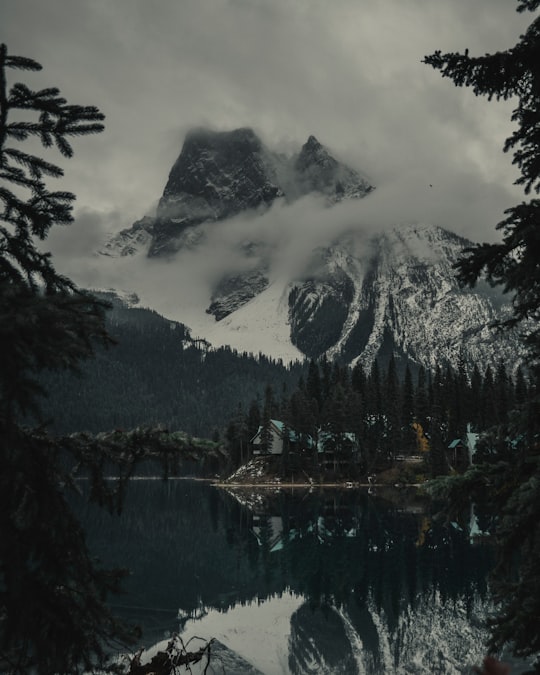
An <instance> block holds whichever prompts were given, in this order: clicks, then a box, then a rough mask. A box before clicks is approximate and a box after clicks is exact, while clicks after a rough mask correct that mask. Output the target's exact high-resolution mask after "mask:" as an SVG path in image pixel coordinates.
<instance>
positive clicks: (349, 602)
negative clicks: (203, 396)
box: [83, 480, 493, 675]
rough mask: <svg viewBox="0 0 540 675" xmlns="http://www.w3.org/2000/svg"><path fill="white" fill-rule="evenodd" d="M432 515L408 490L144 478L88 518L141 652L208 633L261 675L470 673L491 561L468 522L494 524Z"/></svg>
mask: <svg viewBox="0 0 540 675" xmlns="http://www.w3.org/2000/svg"><path fill="white" fill-rule="evenodd" d="M431 511H432V507H431V505H430V504H429V503H426V502H424V501H422V500H421V499H418V498H417V497H416V494H415V492H414V491H404V490H402V491H388V492H381V491H379V492H378V493H377V494H369V493H368V491H367V490H364V489H351V490H331V489H315V490H312V491H307V490H301V489H294V490H293V489H291V490H286V489H283V490H279V491H275V490H260V491H250V490H237V491H234V492H233V491H226V490H224V489H222V488H219V487H214V486H211V485H209V484H207V483H203V482H196V481H190V480H172V481H168V482H163V481H160V480H139V481H134V482H133V484H132V485H131V487H130V489H129V491H128V496H127V502H126V505H125V508H124V511H123V513H122V515H121V516H110V515H108V514H106V513H103V512H101V511H99V510H97V509H94V508H86V509H85V510H84V515H83V517H84V521H85V523H86V528H87V532H88V541H89V545H90V547H91V550H92V551H93V552H95V554H96V555H98V556H99V558H100V559H101V560H102V561H103V562H104V564H107V565H117V566H122V567H124V566H127V567H129V568H130V570H131V575H130V577H129V578H128V579H127V580H126V584H125V594H124V595H123V596H121V597H118V598H114V599H113V601H112V604H113V606H114V607H115V609H116V611H117V612H118V613H119V614H120V615H122V616H123V617H124V618H127V619H129V620H130V621H133V622H134V623H138V624H140V625H141V626H142V628H143V630H144V641H145V643H146V644H148V645H149V644H152V643H154V642H157V641H159V640H161V639H164V638H165V637H167V636H169V635H171V634H172V633H175V632H180V633H181V634H182V635H185V636H187V637H188V636H189V635H190V634H201V633H205V634H206V637H217V638H218V639H219V640H220V642H222V643H223V644H225V645H226V646H227V647H228V648H229V649H231V650H234V652H235V653H236V654H239V655H241V656H242V658H243V659H245V660H246V661H247V662H248V663H249V664H251V665H252V667H253V668H254V670H253V671H252V672H263V673H265V675H274V673H276V674H278V673H294V674H297V675H300V674H303V673H343V674H347V673H424V672H425V673H459V672H470V665H471V664H472V663H474V662H476V663H478V661H479V659H481V657H482V654H484V652H485V648H484V645H483V641H484V640H485V637H486V632H485V629H484V627H483V619H484V618H485V615H486V612H488V611H489V608H490V603H489V597H488V592H487V576H488V573H489V570H490V569H491V566H492V564H493V555H492V550H491V547H490V546H489V544H487V543H485V542H483V541H482V540H473V539H471V536H470V531H469V529H468V525H469V524H470V523H471V522H472V521H474V530H475V531H478V529H482V528H483V527H485V526H486V523H487V522H488V520H489V519H486V518H485V517H482V515H480V517H479V518H473V519H471V514H470V513H466V514H463V519H462V521H461V522H460V524H457V523H454V524H450V525H448V526H445V525H442V524H438V523H436V522H435V520H434V518H433V515H434V514H433V513H432V512H431ZM227 672H232V671H229V670H228V671H227ZM238 672H240V671H238ZM242 672H247V671H242Z"/></svg>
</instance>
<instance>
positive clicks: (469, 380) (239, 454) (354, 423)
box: [227, 357, 531, 475]
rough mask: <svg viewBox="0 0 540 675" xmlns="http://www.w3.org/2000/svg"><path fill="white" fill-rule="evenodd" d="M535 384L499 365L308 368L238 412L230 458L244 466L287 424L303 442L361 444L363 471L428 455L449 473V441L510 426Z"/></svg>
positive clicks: (434, 466) (433, 468)
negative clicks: (259, 442)
mask: <svg viewBox="0 0 540 675" xmlns="http://www.w3.org/2000/svg"><path fill="white" fill-rule="evenodd" d="M530 387H531V385H530V383H529V382H528V380H527V378H526V377H525V374H524V372H523V370H521V369H518V370H517V371H516V373H514V374H509V373H508V372H507V370H506V367H505V364H504V363H503V362H500V363H499V364H498V366H497V367H496V368H495V369H493V368H492V367H491V366H487V367H486V368H485V369H484V370H483V371H482V370H481V369H480V367H479V366H478V365H473V366H472V367H468V366H467V364H465V363H464V362H462V363H460V364H459V366H458V368H457V369H454V368H452V367H451V366H446V367H445V368H436V369H435V372H433V373H430V372H426V370H425V369H424V368H422V367H420V368H416V369H415V371H414V375H413V371H412V369H411V368H410V367H409V366H406V367H405V369H404V371H403V374H401V375H400V374H398V370H397V368H396V361H395V360H394V358H393V357H391V358H390V360H389V361H388V363H387V364H386V367H384V368H382V367H381V366H380V365H379V363H378V362H377V361H376V362H375V363H374V364H373V366H372V368H371V369H370V370H369V371H366V370H364V369H363V368H362V366H361V365H356V366H355V367H353V368H349V367H347V366H342V365H339V364H338V363H330V362H328V361H327V360H325V359H322V360H319V361H318V362H316V361H314V360H312V361H311V362H310V363H309V366H308V369H307V373H306V374H305V375H302V376H301V377H300V379H299V381H298V384H297V387H296V388H295V389H294V391H293V392H292V393H290V394H289V393H288V392H287V391H286V390H285V389H283V390H281V391H276V390H275V389H274V388H273V387H272V385H271V384H268V386H267V387H266V391H265V397H264V400H261V399H260V398H255V399H254V400H253V401H252V402H251V403H250V405H249V406H248V408H247V410H246V411H245V412H244V411H243V410H242V409H241V408H239V409H238V410H237V412H236V414H235V415H234V417H232V418H231V421H230V423H229V425H228V428H227V440H228V442H229V445H230V448H231V454H232V456H233V458H234V459H236V461H237V463H241V462H242V461H243V460H245V458H246V456H247V455H248V454H249V445H248V443H249V440H250V439H251V438H252V437H253V435H254V434H255V433H256V432H257V430H258V428H259V426H260V427H262V430H263V434H264V429H265V427H266V426H267V425H268V424H269V420H270V419H278V420H281V421H282V422H283V423H284V424H285V428H287V429H291V430H294V432H295V433H296V434H298V435H301V436H304V437H308V436H309V437H311V438H317V436H318V435H320V434H321V431H322V432H325V438H326V439H330V440H331V439H332V438H335V445H336V448H337V449H339V444H340V440H342V439H343V436H344V434H347V433H352V434H354V435H355V437H356V439H358V443H359V446H360V450H361V452H362V455H363V458H364V469H367V470H380V469H384V468H387V467H389V466H392V464H393V462H394V460H395V458H396V456H398V455H405V456H406V455H411V454H420V455H422V454H423V451H427V450H429V452H426V453H425V457H426V458H427V459H428V463H429V465H430V467H429V468H430V472H431V473H433V474H437V475H438V474H441V473H445V471H446V470H447V468H448V467H447V466H446V464H445V458H444V454H445V451H446V448H447V447H448V444H449V442H451V441H452V440H453V439H459V438H464V436H465V433H466V431H467V428H468V427H470V428H471V429H472V430H473V431H484V430H487V429H489V428H491V427H493V426H495V425H501V424H502V425H504V424H506V423H507V422H508V414H509V411H511V410H512V409H513V408H516V407H519V406H520V405H524V404H526V401H527V400H529V398H530Z"/></svg>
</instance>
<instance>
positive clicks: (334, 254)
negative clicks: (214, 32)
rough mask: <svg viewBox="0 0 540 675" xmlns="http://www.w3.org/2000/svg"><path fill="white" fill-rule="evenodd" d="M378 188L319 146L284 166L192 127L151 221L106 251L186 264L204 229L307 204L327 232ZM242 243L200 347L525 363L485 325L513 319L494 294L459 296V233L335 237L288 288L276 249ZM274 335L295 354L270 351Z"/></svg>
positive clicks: (427, 362) (247, 139) (405, 228)
mask: <svg viewBox="0 0 540 675" xmlns="http://www.w3.org/2000/svg"><path fill="white" fill-rule="evenodd" d="M373 189H374V188H373V186H372V185H370V183H369V182H368V181H367V180H366V179H365V178H364V177H363V176H362V175H361V174H360V173H359V172H358V171H356V170H354V169H352V168H351V167H348V166H346V165H344V164H343V163H341V162H339V161H337V160H336V159H335V158H334V157H333V156H332V155H331V154H330V152H329V151H328V150H327V149H326V148H325V147H324V146H322V145H321V144H320V143H319V142H318V141H317V139H316V138H315V137H314V136H310V137H309V139H308V140H307V142H306V143H305V144H304V145H303V146H302V147H301V149H300V150H299V152H298V153H297V154H296V155H293V156H291V157H284V156H282V155H279V154H277V153H275V152H273V151H272V150H270V149H269V148H267V147H265V146H264V144H263V143H262V142H261V140H260V139H259V138H258V137H257V136H256V134H255V133H254V132H253V131H252V130H251V129H236V130H234V131H230V132H213V131H208V130H204V129H199V130H194V131H192V132H190V133H189V134H188V135H187V137H186V139H185V142H184V145H183V148H182V152H181V153H180V156H179V157H178V159H177V161H176V162H175V164H174V166H173V167H172V169H171V172H170V174H169V179H168V181H167V185H166V186H165V189H164V191H163V195H162V197H161V199H160V201H159V205H158V208H157V212H156V215H155V217H146V218H143V219H142V220H140V221H138V222H136V223H135V224H134V225H133V226H132V227H131V228H129V229H127V230H124V231H123V232H121V233H120V234H118V235H117V236H116V237H115V238H114V239H113V240H111V241H110V242H109V243H108V244H107V245H106V247H105V249H104V250H103V251H102V252H103V253H105V254H107V255H109V256H119V255H121V256H129V255H132V254H133V253H144V254H146V255H148V256H151V257H154V258H155V259H156V261H159V259H160V258H163V257H172V256H173V255H174V254H176V253H177V252H178V251H180V250H181V251H182V255H186V254H189V252H190V251H191V250H192V249H197V251H198V254H199V255H200V254H201V250H203V251H204V248H202V247H204V246H205V245H206V244H205V242H206V238H207V236H208V232H209V230H208V228H209V227H222V225H221V223H223V222H225V221H226V220H227V219H229V218H231V217H233V216H238V215H240V214H242V215H245V214H247V213H250V214H251V215H252V216H253V217H254V218H256V217H257V214H264V213H267V212H268V209H269V208H270V207H271V206H272V204H274V202H276V200H278V199H281V200H283V204H285V205H287V204H294V203H295V202H297V200H298V199H300V198H301V197H304V196H305V195H308V194H311V193H315V194H316V195H318V198H319V200H320V203H321V212H322V213H323V214H324V218H328V222H329V225H331V223H332V218H333V207H334V205H335V204H336V203H337V202H341V201H344V200H357V199H361V198H364V197H366V196H367V195H369V193H370V192H371V191H372V190H373ZM253 222H254V223H255V222H256V221H255V220H253ZM268 222H269V223H270V225H271V220H269V221H268ZM254 229H256V228H254ZM331 231H332V228H331V227H329V232H331ZM259 234H260V233H259ZM247 236H248V239H247V240H246V232H245V229H244V230H243V234H242V236H241V237H240V236H239V239H238V241H237V242H236V243H235V242H233V246H235V247H236V249H235V250H236V251H237V252H238V253H239V257H240V258H241V259H242V260H243V264H242V265H240V266H239V268H238V269H233V270H232V271H228V272H227V273H226V274H225V275H224V276H222V278H221V279H219V280H218V281H217V282H216V283H214V286H213V289H212V290H211V292H210V295H209V297H208V302H207V305H206V306H205V307H201V308H200V311H201V314H202V316H204V315H205V313H206V314H207V315H208V314H210V315H212V316H213V317H214V318H215V320H216V322H217V323H216V324H214V328H212V329H211V330H208V324H204V325H206V328H203V329H202V333H201V337H204V338H207V339H209V340H210V342H213V343H215V344H229V345H231V346H232V347H236V348H238V349H240V350H242V351H245V350H247V351H253V352H255V353H257V352H259V351H262V352H263V353H267V354H268V355H270V356H274V357H283V356H284V354H295V355H299V356H300V355H302V354H303V355H305V356H308V357H314V358H317V357H319V356H321V355H323V354H325V355H326V356H328V357H329V358H339V359H342V360H343V361H344V362H347V363H356V362H361V363H363V364H364V365H366V366H368V367H369V365H370V364H371V363H372V362H373V361H374V359H376V358H378V357H387V356H388V355H389V354H390V353H394V354H395V355H396V356H398V357H403V358H404V359H408V360H410V361H412V362H413V363H417V364H421V365H424V366H425V367H428V368H432V367H434V366H435V365H436V364H444V363H447V362H449V363H452V364H453V365H456V364H457V362H458V361H459V360H460V359H465V360H467V361H470V362H477V363H481V364H487V363H496V362H497V361H499V360H500V359H504V360H505V361H506V362H507V364H515V363H516V361H517V360H518V359H519V343H518V341H517V340H516V339H515V338H514V337H513V336H511V335H500V334H496V333H494V331H493V330H492V329H490V328H489V325H490V324H491V323H492V322H493V321H494V320H496V319H498V318H500V317H501V316H502V315H503V314H504V313H505V312H508V309H509V308H508V306H505V305H504V303H503V302H502V299H501V296H500V295H497V294H496V293H495V292H494V291H493V289H490V288H488V287H487V286H486V287H479V288H476V289H474V290H466V289H461V288H459V287H458V285H457V282H456V279H455V273H454V269H453V265H454V264H455V262H456V261H457V259H458V258H459V256H460V254H461V251H462V250H463V247H464V246H465V245H467V244H470V242H467V241H465V240H464V239H462V238H460V237H458V236H457V235H455V234H453V233H451V232H448V231H446V230H443V229H441V228H439V227H436V226H433V225H430V224H404V225H395V226H394V227H392V228H390V227H389V228H386V229H385V230H384V231H381V232H379V233H377V234H373V233H372V234H371V235H369V236H368V235H367V234H366V232H365V231H361V228H356V229H355V228H354V227H353V228H352V229H351V230H350V231H349V233H348V234H346V235H341V236H337V237H336V238H334V239H333V240H330V235H329V241H328V242H327V243H325V244H324V245H320V243H319V245H318V246H317V247H316V248H315V249H314V250H313V251H312V252H311V254H309V251H308V257H309V255H311V257H310V258H309V260H308V262H307V263H305V262H304V263H301V264H300V263H299V264H298V266H295V269H294V273H291V272H290V270H289V272H288V274H289V276H288V277H286V278H285V277H283V276H281V277H280V276H279V275H280V274H283V273H282V272H279V271H277V269H276V268H275V267H273V265H275V263H276V259H277V256H276V255H275V251H271V250H270V249H269V248H268V242H267V244H265V243H264V241H260V240H257V234H256V233H255V232H253V237H252V238H251V234H249V233H248V235H247ZM229 243H230V242H229ZM265 246H266V248H265ZM309 246H310V244H309V242H308V241H307V239H306V247H309ZM304 257H305V256H304ZM134 290H136V291H137V290H138V289H134ZM171 318H172V317H171ZM174 318H175V319H177V320H180V321H183V320H184V319H183V317H182V316H180V315H176V316H175V317H174ZM203 323H204V322H203ZM203 323H201V325H203ZM195 330H196V331H197V332H198V331H199V330H200V329H199V328H198V327H196V328H195ZM205 330H206V331H208V334H206V333H205V332H204V331H205ZM284 335H285V336H286V337H285V338H284V337H283V336H284ZM269 336H279V340H281V343H283V342H284V340H285V341H286V342H288V345H289V346H288V347H287V345H285V351H283V349H282V347H283V344H281V346H280V347H279V349H275V342H273V341H272V340H271V339H268V338H269Z"/></svg>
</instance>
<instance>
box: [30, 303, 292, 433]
mask: <svg viewBox="0 0 540 675" xmlns="http://www.w3.org/2000/svg"><path fill="white" fill-rule="evenodd" d="M107 299H108V300H110V301H111V302H112V305H113V306H112V309H111V310H110V311H109V312H108V317H107V324H108V330H109V332H110V334H111V335H112V337H113V338H114V339H115V340H116V341H117V345H116V346H114V347H111V348H109V349H100V350H98V351H97V354H96V356H95V358H94V359H92V360H90V361H88V362H86V363H85V364H84V366H83V369H82V372H81V373H80V374H78V375H77V374H72V373H66V372H59V371H58V372H51V373H49V374H48V375H47V376H46V378H45V385H46V389H47V390H48V391H49V396H48V397H47V399H46V401H45V402H44V406H43V409H44V415H45V418H47V417H50V418H53V419H54V427H53V428H54V430H55V431H56V432H59V433H70V432H73V431H82V430H85V431H91V432H98V431H106V430H109V429H117V428H119V429H130V428H133V427H136V426H144V425H154V426H155V425H163V426H165V427H166V428H168V429H170V430H178V429H180V430H183V431H186V432H188V433H190V434H193V435H196V436H203V437H204V436H210V435H212V433H213V432H214V431H215V430H216V429H221V428H223V427H224V426H225V425H226V424H227V422H228V421H229V419H230V418H231V416H232V415H233V413H235V412H236V411H237V410H238V407H239V406H243V407H245V406H246V405H247V403H248V402H249V401H251V400H253V399H254V398H256V397H257V396H262V395H263V393H264V389H265V387H266V386H267V384H269V383H270V384H271V385H272V386H273V387H274V388H275V390H276V391H281V390H282V389H283V387H285V388H286V389H288V390H290V389H291V388H293V387H295V386H296V383H297V381H298V378H299V376H300V374H301V372H302V368H303V366H301V365H300V364H295V365H293V366H291V367H286V366H284V365H283V364H282V363H280V362H276V361H273V360H271V359H268V358H266V357H265V356H262V355H259V357H254V356H252V355H248V354H246V353H243V354H239V353H237V352H236V351H233V350H231V349H229V348H221V349H218V350H209V349H207V348H206V345H205V344H204V343H201V342H200V341H196V340H194V339H192V337H191V335H190V333H189V329H187V328H186V327H185V326H183V325H182V324H180V323H176V322H171V321H168V320H167V319H164V318H163V317H162V316H160V315H159V314H157V313H156V312H153V311H151V310H147V309H142V308H133V307H129V306H128V305H126V304H125V303H124V302H122V301H120V300H118V299H117V298H114V297H113V296H107Z"/></svg>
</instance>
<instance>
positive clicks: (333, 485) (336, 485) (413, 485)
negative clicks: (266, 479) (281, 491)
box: [212, 481, 422, 490]
mask: <svg viewBox="0 0 540 675" xmlns="http://www.w3.org/2000/svg"><path fill="white" fill-rule="evenodd" d="M212 485H213V486H214V487H222V488H226V487H234V488H264V489H270V488H303V489H305V488H342V489H344V490H354V489H356V488H367V489H370V488H372V489H373V488H392V489H398V490H399V489H401V488H420V487H421V486H422V483H400V484H399V485H393V484H390V483H224V482H217V481H216V482H214V483H212Z"/></svg>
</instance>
